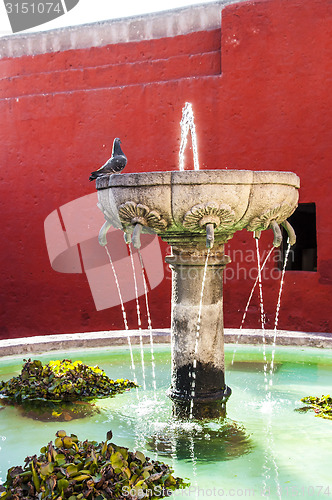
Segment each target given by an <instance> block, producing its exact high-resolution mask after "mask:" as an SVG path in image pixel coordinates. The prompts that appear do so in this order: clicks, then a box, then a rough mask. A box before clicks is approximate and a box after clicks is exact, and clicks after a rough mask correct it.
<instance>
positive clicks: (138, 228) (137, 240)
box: [131, 223, 143, 249]
mask: <svg viewBox="0 0 332 500" xmlns="http://www.w3.org/2000/svg"><path fill="white" fill-rule="evenodd" d="M142 229H143V226H142V224H139V223H137V224H135V227H134V231H133V235H132V238H131V240H132V243H133V246H134V248H137V249H138V248H141V232H142Z"/></svg>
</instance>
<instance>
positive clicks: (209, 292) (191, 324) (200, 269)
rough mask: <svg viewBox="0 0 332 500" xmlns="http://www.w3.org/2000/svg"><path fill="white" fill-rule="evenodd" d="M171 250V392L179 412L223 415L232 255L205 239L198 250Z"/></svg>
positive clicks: (184, 413)
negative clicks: (226, 276)
mask: <svg viewBox="0 0 332 500" xmlns="http://www.w3.org/2000/svg"><path fill="white" fill-rule="evenodd" d="M190 243H191V244H192V241H191V242H190ZM172 253H173V255H171V256H168V257H166V262H167V263H168V264H169V265H170V267H171V269H172V329H171V332H172V333H171V335H172V383H171V387H170V389H169V391H168V395H169V397H170V398H171V399H172V400H173V402H174V413H175V414H177V415H181V416H188V415H190V413H192V415H193V416H195V417H205V416H206V417H209V418H213V417H216V416H220V415H222V414H223V413H224V411H225V402H226V400H227V399H228V397H229V396H230V394H231V390H230V389H229V388H228V387H227V386H226V384H225V364H224V327H223V270H224V267H225V266H226V264H227V263H228V262H229V261H230V259H229V257H228V256H225V255H224V245H223V244H220V245H215V246H214V248H213V249H212V251H211V250H210V251H208V250H207V248H206V246H205V240H203V241H202V244H201V245H198V246H197V247H196V249H195V251H194V252H193V251H189V250H188V248H187V249H186V248H181V247H178V246H176V247H173V252H172ZM208 254H209V256H208V261H207V262H206V260H207V255H208ZM205 266H206V269H205ZM204 274H205V279H204ZM202 287H203V290H202ZM191 407H192V408H191Z"/></svg>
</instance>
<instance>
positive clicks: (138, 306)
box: [128, 243, 146, 389]
mask: <svg viewBox="0 0 332 500" xmlns="http://www.w3.org/2000/svg"><path fill="white" fill-rule="evenodd" d="M128 247H129V254H130V261H131V268H132V271H133V279H134V287H135V300H136V311H137V324H138V332H139V344H140V349H141V363H142V375H143V388H144V389H145V388H146V382H145V363H144V346H143V337H142V321H141V309H140V305H139V297H138V289H137V279H136V270H135V263H134V256H133V250H132V246H131V243H129V245H128Z"/></svg>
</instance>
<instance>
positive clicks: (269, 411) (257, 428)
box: [0, 345, 332, 499]
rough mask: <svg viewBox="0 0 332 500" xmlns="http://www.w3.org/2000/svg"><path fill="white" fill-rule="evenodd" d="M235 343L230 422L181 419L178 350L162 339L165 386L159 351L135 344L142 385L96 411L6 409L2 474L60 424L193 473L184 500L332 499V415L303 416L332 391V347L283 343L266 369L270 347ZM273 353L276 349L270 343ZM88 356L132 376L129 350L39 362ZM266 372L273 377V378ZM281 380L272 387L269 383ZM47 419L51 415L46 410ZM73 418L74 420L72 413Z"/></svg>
mask: <svg viewBox="0 0 332 500" xmlns="http://www.w3.org/2000/svg"><path fill="white" fill-rule="evenodd" d="M233 350H234V346H232V345H227V346H226V353H225V361H226V381H227V384H228V385H229V386H230V387H231V388H232V391H233V392H232V395H231V397H230V399H229V401H228V403H227V417H226V419H225V420H213V421H210V422H195V421H194V422H178V421H174V420H173V419H172V403H171V401H170V400H169V398H168V397H167V396H166V395H165V392H166V390H167V388H168V387H169V385H170V347H169V346H155V360H156V391H154V389H153V376H152V364H151V354H150V352H149V349H148V348H146V349H145V351H144V360H145V384H146V388H145V389H144V387H143V384H144V380H143V370H142V366H141V355H140V351H139V349H138V348H135V349H134V360H135V367H136V376H137V379H138V382H139V384H140V385H141V387H140V388H139V389H138V390H135V389H134V390H131V391H129V392H125V393H124V394H121V395H118V396H116V397H114V398H107V399H102V400H99V401H96V402H95V406H94V407H93V413H92V414H91V415H90V416H87V417H85V418H81V419H74V418H71V416H70V415H67V416H65V421H63V422H57V421H50V420H49V421H47V420H45V415H44V416H43V419H42V420H40V419H38V416H36V415H34V414H31V412H30V413H29V412H28V413H24V412H23V413H22V411H21V410H20V409H19V408H17V407H14V406H0V481H2V482H3V481H4V480H5V478H6V471H7V469H8V468H9V467H11V466H13V465H19V464H22V465H23V461H24V458H25V457H26V456H27V455H33V454H35V453H37V454H38V453H39V450H40V448H41V447H42V446H43V445H45V444H47V443H48V442H49V441H50V440H54V435H55V432H56V431H57V430H58V429H65V430H66V431H67V433H74V434H77V435H78V437H79V439H80V440H84V439H91V440H96V441H102V440H105V437H106V433H107V431H109V430H112V431H113V442H115V443H116V444H119V445H122V446H126V447H129V448H130V449H140V450H141V451H143V452H144V453H145V454H146V455H148V456H149V457H151V458H153V459H160V460H162V461H164V462H167V463H169V464H170V465H172V466H173V468H174V470H175V474H176V475H178V476H181V477H184V478H188V479H189V480H190V482H191V486H190V488H188V489H187V490H184V491H181V490H180V491H178V492H176V496H179V497H184V498H206V497H216V498H219V497H235V498H236V497H244V498H247V497H256V498H270V499H278V498H291V497H299V498H323V499H324V498H325V499H327V498H330V497H332V446H331V437H332V421H331V420H324V419H321V418H317V417H315V414H314V413H312V412H307V413H299V412H296V411H295V410H296V409H297V408H300V407H303V406H304V404H303V403H301V401H300V400H301V398H302V397H304V396H308V395H318V396H321V395H322V394H324V395H327V394H330V393H331V392H332V387H331V386H332V382H331V381H332V351H331V350H328V349H313V348H302V347H287V348H286V347H278V348H277V349H276V352H275V362H274V364H275V371H274V374H273V377H272V378H271V377H270V374H269V369H268V370H267V373H265V372H264V361H263V359H264V358H263V352H262V347H261V346H248V345H246V346H237V350H236V355H235V359H234V364H231V361H232V358H233ZM266 351H267V353H266V354H267V358H268V360H270V359H271V352H272V350H271V348H270V347H267V348H266ZM64 358H66V359H72V360H77V359H78V360H81V361H83V362H85V363H88V364H89V365H98V366H99V367H101V368H103V369H104V370H105V372H106V373H107V375H108V376H110V377H112V378H131V379H132V378H133V373H132V371H131V368H130V356H129V351H128V349H127V348H124V347H123V348H113V349H98V350H93V349H92V350H85V351H75V352H65V353H64V352H58V353H57V354H56V355H55V354H54V353H53V354H44V355H34V356H33V357H32V359H40V360H42V361H43V362H48V361H49V360H51V359H53V360H54V359H64ZM22 363H23V358H22V357H21V358H18V357H17V358H15V359H14V358H10V359H9V358H8V359H3V360H1V361H0V378H1V379H2V380H7V379H9V378H10V377H12V376H16V375H18V374H19V372H20V370H21V368H22ZM266 379H267V383H266ZM271 383H272V385H270V384H271ZM46 418H47V417H46ZM66 419H67V420H66Z"/></svg>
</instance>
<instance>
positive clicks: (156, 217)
mask: <svg viewBox="0 0 332 500" xmlns="http://www.w3.org/2000/svg"><path fill="white" fill-rule="evenodd" d="M118 212H119V217H120V221H121V222H122V224H123V225H124V226H128V225H130V226H135V225H136V224H141V225H142V226H145V227H149V228H150V229H152V230H153V231H155V232H156V233H158V232H161V231H164V230H165V229H166V228H167V226H168V224H167V222H166V220H165V219H163V218H162V216H161V215H160V213H159V212H157V210H150V208H149V207H148V206H147V205H142V204H141V203H135V202H134V201H127V202H126V203H123V204H122V205H120V206H119V207H118Z"/></svg>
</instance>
